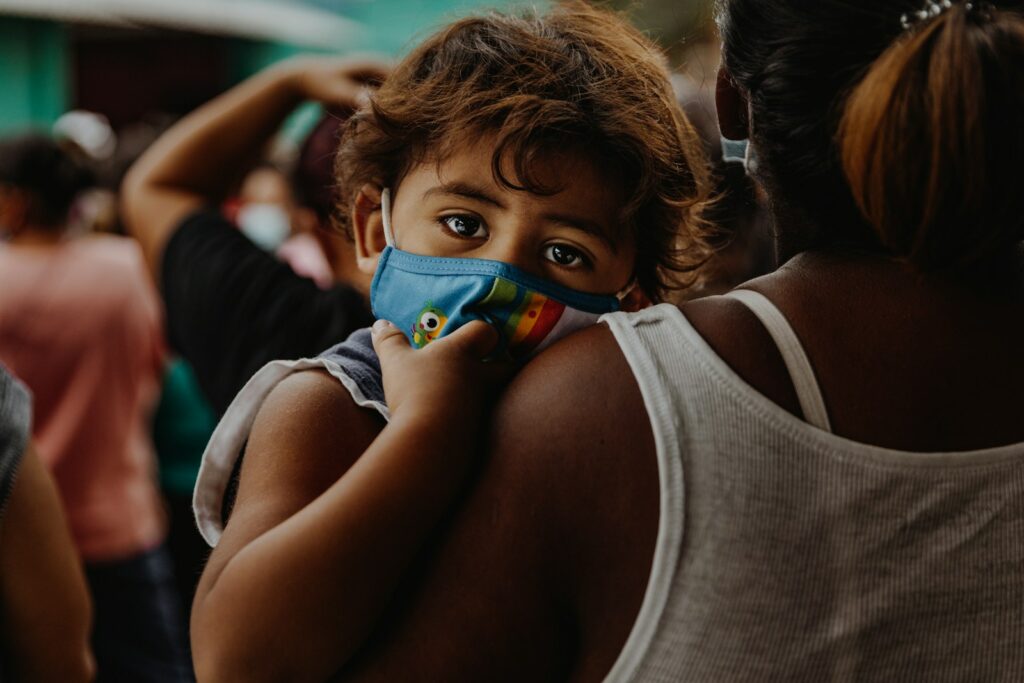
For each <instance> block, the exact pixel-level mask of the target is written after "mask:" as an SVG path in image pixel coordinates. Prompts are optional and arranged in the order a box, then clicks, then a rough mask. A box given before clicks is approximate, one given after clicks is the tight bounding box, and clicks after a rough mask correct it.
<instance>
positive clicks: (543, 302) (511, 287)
mask: <svg viewBox="0 0 1024 683" xmlns="http://www.w3.org/2000/svg"><path fill="white" fill-rule="evenodd" d="M478 306H479V309H480V311H481V312H482V313H483V314H484V315H485V316H487V317H490V318H492V320H493V321H494V323H497V326H498V328H499V329H500V330H501V331H502V336H503V337H504V339H505V340H506V344H507V346H506V350H507V352H508V354H509V355H510V356H511V357H513V358H523V357H525V356H529V355H530V354H531V353H533V351H534V350H535V349H536V348H537V347H538V346H539V345H540V343H541V342H542V341H544V339H545V338H546V337H547V336H548V334H550V332H551V330H552V329H554V327H555V325H557V324H558V321H559V320H560V319H561V317H562V313H563V312H564V311H565V304H561V303H559V302H557V301H554V300H552V299H549V298H548V297H546V296H544V295H543V294H541V293H539V292H534V291H530V290H527V289H525V288H522V287H519V286H518V285H516V284H515V283H514V282H510V281H509V280H506V279H504V278H500V277H496V278H494V286H493V287H492V288H491V291H490V292H489V293H488V294H487V296H486V297H484V298H483V300H482V301H480V303H479V304H478Z"/></svg>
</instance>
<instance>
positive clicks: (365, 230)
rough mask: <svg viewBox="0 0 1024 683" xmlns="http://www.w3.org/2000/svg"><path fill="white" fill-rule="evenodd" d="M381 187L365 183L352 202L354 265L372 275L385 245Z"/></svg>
mask: <svg viewBox="0 0 1024 683" xmlns="http://www.w3.org/2000/svg"><path fill="white" fill-rule="evenodd" d="M380 194H381V188H380V186H378V185H374V184H372V183H367V184H365V185H363V186H362V188H360V190H359V193H358V194H357V195H356V198H355V201H353V202H352V237H353V238H354V240H355V246H356V267H357V268H359V270H360V271H361V272H363V273H367V274H369V275H372V274H373V273H374V272H375V271H376V270H377V259H379V258H380V253H381V252H382V251H384V247H386V246H387V240H385V239H384V219H383V217H382V215H381V203H380V202H381V200H380Z"/></svg>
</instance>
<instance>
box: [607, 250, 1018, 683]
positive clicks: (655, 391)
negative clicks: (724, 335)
mask: <svg viewBox="0 0 1024 683" xmlns="http://www.w3.org/2000/svg"><path fill="white" fill-rule="evenodd" d="M794 267H796V265H795V266H794ZM811 267H812V268H813V266H811ZM830 272H832V273H834V274H836V275H837V278H836V282H837V284H843V281H844V279H845V280H846V283H845V284H847V285H849V284H853V283H852V282H850V278H849V277H847V278H844V277H843V276H842V275H841V269H840V271H837V270H836V268H835V264H832V268H831V270H830ZM875 275H876V276H877V275H878V274H877V273H876V274H875ZM785 278H786V275H782V276H781V277H780V276H775V277H769V278H766V279H765V280H764V281H762V283H761V284H762V285H763V288H764V289H767V290H776V291H778V290H779V289H783V288H782V287H781V286H780V283H778V280H780V279H781V280H785ZM794 289H795V290H797V291H798V290H799V285H798V284H797V285H794ZM790 294H791V296H794V297H795V296H797V294H796V292H790ZM781 301H782V300H780V307H782V306H781ZM801 304H802V305H803V306H804V308H803V311H804V312H805V313H807V312H809V311H811V309H812V306H813V304H809V303H807V302H799V301H797V302H793V301H788V306H785V307H784V308H788V309H790V310H797V309H799V308H800V305H801ZM694 306H695V307H696V309H697V311H698V312H697V315H696V316H695V317H697V318H699V319H701V320H703V321H704V325H703V326H704V327H705V329H704V331H703V334H705V335H707V336H708V337H710V338H711V343H712V344H714V343H715V341H716V337H718V335H719V332H720V331H721V330H722V329H723V326H724V325H729V326H730V331H731V332H737V331H738V327H742V326H744V325H745V324H746V323H747V322H750V321H749V320H743V318H745V317H746V316H747V315H749V314H745V313H743V312H742V311H743V308H744V307H743V305H742V304H739V303H738V302H735V301H731V300H728V299H717V300H709V301H707V302H702V303H701V304H696V305H694ZM694 306H691V309H693V308H694ZM737 307H739V308H737ZM846 308H849V306H847V307H846ZM880 308H883V309H884V306H881V307H880ZM714 309H717V310H714ZM879 313H881V315H879ZM889 313H891V312H886V311H884V310H883V311H877V310H876V312H875V315H874V317H873V318H872V321H873V322H874V325H873V326H871V327H870V329H867V328H865V326H863V325H861V326H860V331H856V329H855V328H856V327H857V326H856V325H852V326H851V325H850V324H851V323H853V322H855V321H854V320H850V318H853V317H855V316H856V312H855V311H846V314H847V315H846V322H847V324H848V325H847V327H849V329H847V330H846V332H847V334H846V336H845V338H838V337H831V336H830V335H822V338H826V339H829V341H830V342H831V343H830V346H829V347H828V348H826V349H822V348H817V349H814V348H813V347H812V348H809V349H808V352H809V356H810V358H811V362H812V365H813V366H814V368H815V370H816V371H817V370H821V369H824V370H825V372H824V373H820V374H825V375H831V376H832V377H833V378H840V379H841V381H844V382H847V383H858V382H860V383H862V386H861V387H859V391H870V390H872V389H875V388H877V387H878V386H879V385H882V384H887V383H889V382H891V383H892V385H893V386H894V387H896V386H898V387H900V388H901V389H900V391H901V392H904V393H909V394H911V395H913V394H914V393H915V390H917V391H919V392H920V394H921V395H922V397H923V400H921V401H919V402H916V403H911V404H908V405H902V406H901V401H902V400H903V399H904V396H903V395H902V394H901V393H899V392H893V393H891V394H889V395H884V394H883V395H879V396H877V397H876V400H875V401H873V402H870V406H869V409H865V410H863V414H864V415H875V414H877V413H885V412H886V411H889V410H891V411H894V412H896V413H899V414H902V415H904V416H905V418H906V419H907V421H908V422H910V423H912V424H916V425H918V428H919V427H920V425H921V424H934V425H936V427H935V429H934V430H932V431H934V432H939V434H938V435H937V436H936V435H933V434H931V433H922V432H920V431H918V432H913V431H911V432H909V433H911V434H916V435H918V436H917V437H916V438H917V439H918V441H919V443H922V444H926V443H929V442H931V441H932V440H934V439H938V441H937V443H944V442H946V440H948V438H949V437H948V435H950V434H956V435H958V436H957V438H961V439H964V440H965V441H967V442H968V443H970V442H973V443H975V444H977V445H976V446H975V447H981V446H982V445H984V444H987V443H988V442H990V441H991V440H992V438H993V437H992V436H991V435H990V434H989V433H987V432H986V431H985V426H984V425H978V424H977V421H976V420H975V419H974V418H975V415H974V413H975V412H977V411H976V410H975V409H973V408H970V407H969V406H968V403H969V401H970V400H971V397H967V399H966V400H965V401H957V400H949V399H950V398H951V395H950V393H948V389H952V390H954V391H956V390H959V388H960V387H961V386H970V385H971V384H972V383H974V382H975V381H977V380H976V379H974V378H973V376H972V373H971V372H969V371H967V370H970V368H972V367H973V366H976V367H977V368H978V369H979V370H980V373H979V374H980V377H981V378H984V377H986V376H987V375H989V374H990V373H991V372H992V371H993V370H994V369H995V370H998V368H994V367H993V366H994V363H993V361H996V360H998V352H997V354H996V356H995V357H994V358H986V359H983V360H978V362H977V363H972V359H976V358H977V356H978V354H977V352H976V351H977V350H976V349H966V350H961V349H950V348H948V347H949V344H943V342H942V338H938V339H935V338H930V337H929V336H928V335H930V334H931V332H932V330H931V329H930V328H931V326H932V325H933V324H934V322H933V321H928V320H927V318H928V316H927V314H924V315H923V316H922V317H924V318H925V322H922V321H920V320H918V319H910V320H901V319H898V318H899V317H898V316H897V319H898V320H897V322H896V323H895V324H896V327H897V328H898V329H897V330H895V331H899V332H901V333H904V334H905V335H906V337H907V339H906V340H904V341H901V342H900V343H897V344H895V346H896V347H897V348H902V347H903V346H909V347H911V348H915V347H916V345H920V346H921V347H922V352H921V353H919V354H913V353H911V354H909V355H906V354H905V355H902V356H900V355H897V354H895V353H889V354H888V355H882V356H878V355H873V350H872V349H871V345H872V339H873V338H874V337H877V336H879V335H883V334H884V333H886V332H894V330H893V327H892V325H887V324H886V323H885V322H884V320H885V319H886V316H887V315H888V314H889ZM823 315H828V313H827V312H825V311H818V316H819V319H820V317H821V316H823ZM737 317H740V320H738V321H737V320H736V318H737ZM750 317H751V318H752V317H753V316H752V315H751V316H750ZM610 322H611V324H612V327H613V330H615V335H616V338H617V340H618V342H619V344H620V345H621V347H622V349H623V352H624V353H625V355H626V357H627V359H629V361H630V365H631V367H632V369H633V371H634V373H635V375H636V379H637V382H638V384H639V386H640V388H641V392H642V393H643V395H644V400H645V403H646V405H647V406H648V412H649V414H650V416H651V428H652V430H653V432H654V437H655V442H656V443H657V444H659V445H658V447H657V448H656V450H657V455H658V461H659V471H660V477H659V478H660V481H661V503H660V507H661V521H660V528H659V540H658V543H657V546H656V550H655V560H654V566H653V568H652V574H651V580H650V583H649V584H648V589H647V595H646V597H645V602H644V606H643V609H642V611H641V613H640V615H639V616H638V619H637V623H636V625H635V626H634V630H633V634H632V635H631V638H630V641H629V642H628V643H627V646H626V648H625V650H624V652H623V654H622V656H621V657H620V661H619V664H618V666H617V668H616V670H615V672H614V675H613V676H612V678H613V679H615V680H620V679H627V678H630V677H632V676H635V677H636V678H637V679H639V680H678V679H679V677H680V676H682V675H685V676H688V677H693V678H694V679H695V680H772V679H783V678H784V679H788V680H795V679H799V680H848V679H850V678H865V679H868V680H893V679H904V678H907V677H912V678H916V679H921V680H963V679H964V678H978V677H980V678H982V679H985V680H1012V679H1014V678H1015V677H1016V676H1018V675H1019V674H1020V672H1021V671H1024V654H1022V653H1024V650H1022V649H1021V648H1020V647H1019V644H1020V642H1021V641H1022V640H1024V620H1022V619H1021V618H1020V605H1021V604H1024V602H1022V599H1024V584H1022V583H1021V581H1020V580H1019V567H1020V566H1021V563H1022V562H1024V539H1022V536H1021V533H1020V530H1021V519H1024V443H1016V444H1011V445H1007V446H1004V447H1002V448H997V449H989V450H985V451H975V452H964V453H907V452H900V451H895V450H889V449H883V448H878V447H873V446H867V445H864V444H861V443H857V442H855V441H851V440H849V439H844V438H841V437H836V436H832V435H830V434H828V433H826V432H824V431H821V430H818V429H815V428H813V427H810V426H809V425H807V424H805V423H803V422H802V421H801V420H800V419H798V418H797V417H795V416H794V415H793V414H791V413H790V412H788V411H787V410H784V409H782V408H780V407H779V405H777V404H776V403H775V402H773V401H772V400H770V399H768V398H766V396H765V395H764V394H765V393H768V394H771V393H775V392H776V389H774V388H773V387H772V386H770V385H771V384H772V382H771V381H769V382H768V383H766V384H764V385H763V386H762V387H760V388H761V389H762V390H760V391H759V390H758V389H755V388H754V387H752V386H750V384H748V382H747V381H746V380H745V379H744V378H743V377H741V376H740V375H738V374H737V372H736V371H735V370H734V369H733V368H731V367H730V366H729V365H728V364H727V363H726V362H723V359H722V358H721V357H720V356H719V355H718V354H716V353H715V352H714V351H713V350H712V348H711V346H709V345H708V341H706V340H705V338H704V337H702V336H701V333H699V332H697V330H695V329H694V328H693V326H692V325H691V324H690V322H689V321H688V320H687V319H686V317H684V316H682V315H680V314H679V313H678V311H676V310H675V309H671V308H668V307H660V308H658V309H652V310H651V311H649V312H645V313H642V314H638V315H636V316H634V317H632V318H626V317H619V318H618V319H614V320H611V321H610ZM752 324H753V325H760V323H759V322H757V321H756V319H755V320H753V322H752ZM922 326H924V327H925V328H926V329H924V330H922V329H921V328H922ZM816 329H818V330H820V329H821V327H820V326H819V327H818V328H816ZM798 334H799V330H798ZM758 336H760V335H756V334H755V335H754V339H755V340H756V339H757V337H758ZM718 341H721V339H718ZM731 341H732V340H730V342H731ZM750 341H751V338H750V337H749V336H748V337H746V338H745V339H744V340H743V341H739V342H737V343H738V345H739V346H741V347H743V348H744V353H745V354H747V355H748V356H757V357H764V356H765V354H764V351H765V349H764V348H757V346H758V342H757V341H755V342H754V345H753V347H752V346H751V344H750ZM762 341H763V340H762ZM1003 341H1004V340H1001V339H993V338H991V337H990V338H988V339H986V335H985V333H984V331H979V334H978V337H977V339H976V342H977V344H978V345H979V346H981V347H982V348H990V349H994V350H997V349H998V348H999V347H1001V346H1004V344H1003ZM819 342H820V339H819V340H816V341H815V343H819ZM767 343H768V344H771V342H770V341H769V342H767ZM721 346H724V347H727V348H728V347H729V344H728V343H725V344H721ZM929 346H939V347H940V348H939V349H936V350H932V349H929V348H928V347H929ZM815 351H817V353H815ZM823 351H824V353H823ZM816 355H817V358H818V360H817V362H815V356H816ZM865 355H866V356H867V357H869V358H872V357H873V358H880V357H882V358H888V363H887V365H890V366H891V367H884V366H883V368H881V369H878V370H877V371H876V370H873V369H865V368H864V367H863V366H861V364H860V363H858V361H857V359H858V357H861V356H865ZM933 360H935V361H938V362H939V363H940V366H939V367H963V368H965V372H963V373H959V375H960V376H958V377H955V378H950V381H948V382H947V383H946V387H947V389H946V390H944V391H943V393H941V394H940V397H945V398H946V399H947V400H948V405H945V406H942V405H941V403H942V402H941V401H940V402H936V401H934V400H932V397H930V396H927V394H928V392H934V391H936V388H935V386H934V383H933V382H932V378H931V372H930V371H931V370H934V368H931V365H932V361H933ZM778 364H779V366H780V368H781V369H779V368H777V370H778V371H779V372H781V373H783V374H784V375H787V376H786V377H783V378H782V381H789V380H788V373H786V369H785V366H784V365H783V364H782V362H781V360H779V361H778ZM1017 365H1019V363H1018V364H1017ZM1015 369H1017V368H1014V366H1013V364H1010V365H1007V366H1005V367H1004V370H1006V371H1011V370H1015ZM887 375H888V376H889V377H888V378H887ZM911 375H918V376H921V377H924V378H925V382H924V384H923V385H922V384H921V383H920V382H915V381H914V380H912V379H910V376H911ZM1018 386H1019V385H1018ZM832 387H833V388H832V389H831V390H830V389H829V385H826V384H824V383H823V393H824V395H825V396H826V405H827V407H828V409H829V413H830V415H829V418H830V419H831V420H832V421H833V424H834V425H836V424H838V427H839V429H844V428H847V427H846V426H844V425H847V426H848V425H853V426H854V427H855V428H860V429H867V430H869V431H870V430H873V431H872V432H871V433H870V434H869V436H871V437H872V439H871V440H872V441H886V440H893V439H894V432H893V431H891V430H890V429H889V428H888V427H887V426H886V425H887V424H888V423H889V421H888V420H881V421H877V422H876V423H875V424H872V421H871V420H863V419H860V421H858V417H859V415H860V413H861V411H857V410H853V411H851V410H849V407H850V406H851V405H852V406H853V407H854V408H856V407H857V406H858V400H859V399H857V398H856V396H857V390H854V391H848V392H845V394H844V392H842V391H836V388H837V387H836V386H835V385H834V384H833V385H832ZM765 389H767V391H765ZM1015 391H1017V394H1016V395H1017V396H1018V397H1019V389H1016V388H1015ZM990 393H992V394H994V395H995V396H994V397H975V403H976V404H978V405H979V406H981V407H982V409H984V407H985V405H986V400H985V398H995V399H996V400H999V399H1001V400H1003V401H1006V400H1007V399H1011V398H1012V396H1009V395H1007V394H1006V392H1005V391H1000V388H999V387H993V390H992V392H990ZM837 395H839V396H844V395H845V396H846V397H847V400H849V398H848V397H850V396H853V397H854V401H853V403H849V402H844V403H836V402H834V401H833V402H831V403H830V402H829V396H832V397H835V396H837ZM926 396H927V397H926ZM924 397H926V398H924ZM790 400H791V399H790V398H789V397H787V396H786V395H784V394H783V395H782V400H781V402H782V403H786V402H789V401H790ZM1016 405H1020V403H1017V404H1016ZM837 408H838V409H837ZM798 411H799V408H794V409H793V412H798ZM837 416H838V419H835V418H836V417H837ZM990 423H991V425H995V426H996V427H997V428H999V429H1002V430H1003V432H1004V433H1012V432H1013V430H1014V429H1020V428H1021V427H1020V424H1019V421H1016V420H1014V421H1010V423H1009V424H1007V423H1006V421H1004V422H1002V423H1000V422H999V421H998V419H992V420H990ZM840 433H842V432H840ZM898 438H899V437H898V436H896V439H898ZM1003 443H1007V442H1003ZM939 450H949V449H939ZM1012 672H1016V673H1012ZM1000 676H1002V678H1000Z"/></svg>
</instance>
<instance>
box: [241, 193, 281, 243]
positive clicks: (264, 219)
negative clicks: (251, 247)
mask: <svg viewBox="0 0 1024 683" xmlns="http://www.w3.org/2000/svg"><path fill="white" fill-rule="evenodd" d="M238 227H239V229H240V230H241V231H242V234H244V235H245V236H246V237H248V238H249V239H250V240H252V243H253V244H255V245H256V246H258V247H259V248H260V249H263V250H264V251H271V252H272V251H275V250H277V248H278V247H280V246H281V245H282V244H284V241H285V240H286V239H288V236H289V235H290V234H291V232H292V226H291V220H290V219H289V217H288V212H287V211H286V210H285V209H284V208H283V207H282V206H281V205H279V204H258V203H252V204H245V205H243V206H242V207H241V208H240V209H239V210H238Z"/></svg>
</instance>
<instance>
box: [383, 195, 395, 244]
mask: <svg viewBox="0 0 1024 683" xmlns="http://www.w3.org/2000/svg"><path fill="white" fill-rule="evenodd" d="M380 217H381V220H382V221H383V222H384V241H385V242H386V243H387V245H388V246H389V247H395V249H397V248H398V247H397V246H395V233H394V231H393V230H392V229H391V189H390V188H387V187H385V188H384V189H383V190H381V193H380Z"/></svg>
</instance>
